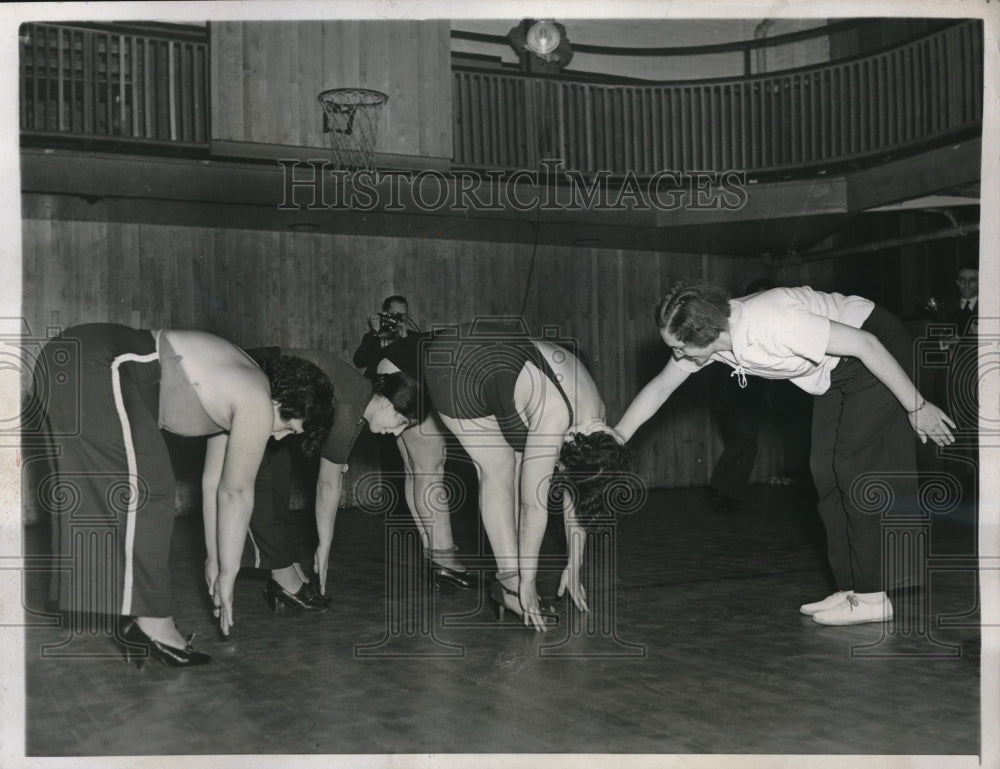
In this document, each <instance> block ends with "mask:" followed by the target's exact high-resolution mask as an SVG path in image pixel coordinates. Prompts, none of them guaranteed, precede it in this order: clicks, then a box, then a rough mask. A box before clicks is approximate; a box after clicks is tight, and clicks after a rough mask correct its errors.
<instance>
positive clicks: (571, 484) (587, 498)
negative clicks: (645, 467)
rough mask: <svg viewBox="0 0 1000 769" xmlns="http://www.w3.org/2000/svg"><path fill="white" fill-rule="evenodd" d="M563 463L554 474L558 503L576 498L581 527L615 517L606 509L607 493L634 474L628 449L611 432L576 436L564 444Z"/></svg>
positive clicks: (554, 486)
mask: <svg viewBox="0 0 1000 769" xmlns="http://www.w3.org/2000/svg"><path fill="white" fill-rule="evenodd" d="M559 460H560V462H561V463H562V467H561V468H560V469H558V470H556V471H555V473H553V475H552V487H553V489H554V493H555V495H556V498H557V499H561V495H562V494H571V495H572V498H573V500H574V501H575V503H576V516H577V518H578V519H579V521H580V523H581V524H583V525H587V524H588V523H592V522H593V521H594V519H596V518H600V517H610V516H611V515H613V511H611V510H607V509H606V508H607V505H606V498H605V497H606V493H605V492H606V491H607V490H608V485H609V484H611V483H612V482H615V481H619V482H620V481H621V479H622V478H623V476H624V475H625V474H626V473H629V472H630V467H631V457H630V455H629V451H628V449H627V448H626V447H625V446H624V445H623V444H621V443H619V442H618V441H617V440H616V439H615V437H614V436H613V435H611V434H610V433H607V432H603V431H598V432H592V433H589V434H587V435H584V434H583V433H575V434H574V435H573V436H572V437H571V438H569V439H568V440H567V441H566V442H565V443H563V446H562V450H561V451H560V452H559Z"/></svg>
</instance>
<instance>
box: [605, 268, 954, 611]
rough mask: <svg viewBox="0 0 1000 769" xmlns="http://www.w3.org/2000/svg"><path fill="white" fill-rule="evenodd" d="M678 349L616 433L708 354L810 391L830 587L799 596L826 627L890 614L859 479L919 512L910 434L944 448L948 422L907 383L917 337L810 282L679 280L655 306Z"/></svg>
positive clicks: (868, 306) (866, 304) (874, 526)
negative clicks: (724, 284)
mask: <svg viewBox="0 0 1000 769" xmlns="http://www.w3.org/2000/svg"><path fill="white" fill-rule="evenodd" d="M656 317H657V325H658V326H659V329H660V335H661V336H662V337H663V341H664V342H666V344H667V345H669V346H670V348H671V349H672V351H673V357H672V358H671V360H670V361H669V362H668V363H667V365H666V366H665V367H664V369H663V371H662V372H660V374H658V375H657V376H656V377H655V378H654V379H653V380H652V381H651V382H650V383H649V384H647V385H646V386H645V387H644V388H643V389H642V390H641V391H640V392H639V394H638V395H637V396H636V397H635V399H634V400H633V401H632V403H631V404H630V405H629V407H628V409H627V410H626V411H625V414H624V415H623V416H622V419H621V421H620V422H619V423H618V425H617V426H616V428H615V429H616V430H617V431H618V432H619V433H620V434H621V435H622V436H623V437H624V438H625V439H626V440H629V439H630V438H631V437H632V435H633V434H634V433H635V431H636V430H637V429H638V428H639V426H640V425H642V424H643V423H644V422H645V421H646V420H648V419H649V418H650V417H651V416H653V414H654V413H656V411H657V410H658V409H659V408H660V406H662V405H663V403H664V402H665V401H666V400H667V399H668V398H669V397H670V396H671V395H672V394H673V392H674V391H675V390H676V389H677V388H678V387H679V386H680V385H681V384H682V383H683V382H684V380H686V379H687V377H688V376H689V375H690V374H691V373H693V372H695V371H698V370H699V369H701V368H702V367H703V366H705V365H708V364H709V363H711V362H713V361H722V362H723V363H726V364H728V365H729V366H731V367H732V368H733V369H734V373H733V375H734V376H736V377H737V379H738V381H739V382H740V384H741V386H745V382H746V376H747V375H753V376H759V377H763V378H767V379H789V380H791V381H792V382H793V383H794V384H796V385H797V386H799V387H800V388H802V389H803V390H805V391H806V392H808V393H811V394H813V395H815V396H817V398H816V401H815V403H814V408H813V426H812V451H811V456H810V466H811V469H812V474H813V479H814V481H815V483H816V489H817V492H818V494H819V501H818V508H819V512H820V516H821V517H822V519H823V524H824V526H825V528H826V533H827V548H828V556H829V560H830V566H831V568H832V569H833V575H834V579H835V581H836V587H837V590H836V592H834V593H833V594H832V595H830V596H827V597H826V598H824V599H823V600H821V601H817V602H815V603H809V604H804V605H803V606H801V607H800V609H799V610H800V611H801V612H802V613H803V614H807V615H810V616H812V618H813V620H814V621H816V622H817V623H819V624H824V625H848V624H859V623H863V622H880V621H884V620H889V619H891V618H892V604H891V602H890V601H889V598H888V595H887V594H886V592H885V591H886V590H887V589H889V588H892V587H896V586H899V585H896V584H883V582H884V580H883V568H882V526H881V516H879V515H874V514H873V513H872V510H870V509H861V508H860V507H859V504H858V503H859V501H861V500H863V499H864V489H865V487H866V485H871V484H877V485H878V486H879V488H882V489H884V488H886V487H888V488H889V489H891V492H892V493H891V494H890V495H888V497H887V499H889V500H890V501H891V504H890V505H889V506H888V507H889V509H887V510H885V511H883V512H884V513H885V514H886V515H889V516H891V515H919V507H918V504H917V498H918V497H917V485H916V484H917V475H916V451H915V445H914V442H913V432H914V431H915V432H916V434H917V436H919V438H920V440H921V441H923V442H926V441H927V439H928V438H930V439H931V440H933V441H934V442H935V443H937V444H938V445H939V446H944V445H948V444H950V443H952V442H953V441H954V438H953V437H952V434H951V430H950V429H949V428H951V427H954V426H955V424H954V422H952V420H951V419H949V417H948V416H947V415H946V414H945V413H944V412H943V411H941V410H940V409H939V408H938V407H937V406H934V405H933V404H931V403H929V402H928V401H927V400H926V399H924V398H923V397H922V396H921V395H920V393H919V392H918V391H917V388H916V387H915V386H914V384H913V382H912V381H911V378H910V374H909V373H908V371H912V358H913V345H912V340H911V339H910V338H909V335H908V334H907V332H906V330H905V328H904V327H903V326H902V324H901V323H900V321H899V320H898V319H897V318H896V317H895V316H894V315H892V314H891V313H889V312H887V311H886V310H884V309H882V308H880V307H877V306H876V305H875V304H874V303H873V302H871V301H869V300H868V299H864V298H862V297H859V296H844V295H842V294H836V293H822V292H819V291H814V290H812V289H811V288H809V287H807V286H803V287H799V288H775V289H772V290H770V291H764V292H762V293H758V294H753V295H751V296H748V297H743V298H742V299H732V298H730V296H729V293H728V292H727V291H726V290H725V289H723V288H721V287H719V286H715V285H712V284H710V283H704V282H699V281H680V282H678V283H677V284H676V285H675V286H674V287H673V288H672V289H671V290H670V291H669V292H668V293H667V295H666V297H664V299H663V301H662V302H661V303H660V305H659V307H658V308H657V312H656Z"/></svg>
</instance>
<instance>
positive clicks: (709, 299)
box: [656, 279, 730, 347]
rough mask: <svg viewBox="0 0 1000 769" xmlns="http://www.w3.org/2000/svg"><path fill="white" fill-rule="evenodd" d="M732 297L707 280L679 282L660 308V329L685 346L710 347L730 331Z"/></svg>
mask: <svg viewBox="0 0 1000 769" xmlns="http://www.w3.org/2000/svg"><path fill="white" fill-rule="evenodd" d="M729 299H730V294H729V292H728V291H726V289H724V288H722V286H717V285H715V284H714V283H707V282H705V281H703V280H689V279H684V280H679V281H677V282H676V283H675V284H674V285H673V287H672V288H671V289H670V290H669V291H668V292H667V295H666V296H665V297H663V301H661V302H660V304H659V305H657V307H656V326H657V328H659V329H660V330H661V331H669V332H670V334H671V335H672V336H675V337H677V338H678V339H679V340H680V341H681V342H683V343H684V344H693V345H695V346H697V347H707V346H708V345H710V344H711V343H712V342H714V341H715V340H716V339H718V338H719V334H721V333H722V332H723V331H726V330H728V329H729V312H730V308H729Z"/></svg>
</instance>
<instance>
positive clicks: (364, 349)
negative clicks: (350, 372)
mask: <svg viewBox="0 0 1000 769" xmlns="http://www.w3.org/2000/svg"><path fill="white" fill-rule="evenodd" d="M409 312H410V307H409V304H408V303H407V301H406V297H405V296H400V295H399V294H394V295H393V296H387V297H386V298H385V300H384V301H383V302H382V310H381V312H376V313H374V314H372V315H370V316H369V317H368V325H369V327H370V328H369V330H368V331H367V332H366V333H365V335H364V336H363V337H362V338H361V344H360V345H358V349H357V350H355V351H354V365H355V366H357V367H358V368H363V369H364V370H365V376H366V377H368V378H369V379H374V378H375V367H376V366H377V365H378V361H379V358H380V357H381V355H382V350H383V348H385V347H388V346H389V345H390V344H392V343H393V342H398V341H399V340H400V339H404V338H405V337H406V332H407V330H414V331H416V330H419V329H417V327H416V326H415V325H414V324H413V321H412V320H410V315H409Z"/></svg>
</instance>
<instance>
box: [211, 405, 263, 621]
mask: <svg viewBox="0 0 1000 769" xmlns="http://www.w3.org/2000/svg"><path fill="white" fill-rule="evenodd" d="M273 427H274V411H273V409H272V406H271V401H270V399H268V398H267V397H266V396H264V397H261V398H258V397H248V398H247V399H246V401H245V402H244V403H241V404H240V406H239V407H238V408H237V410H236V413H235V415H234V416H233V423H232V427H231V429H230V431H229V439H228V441H227V442H226V446H225V460H224V462H223V465H222V474H221V477H220V478H219V486H218V493H217V510H218V523H217V531H218V551H219V579H218V582H217V587H216V591H217V595H218V599H217V601H216V606H218V607H220V616H219V624H220V626H221V628H222V632H223V633H224V634H226V635H228V634H229V628H230V627H231V626H232V625H233V587H234V585H235V583H236V573H237V572H238V571H239V570H240V559H241V557H242V555H243V545H244V543H245V541H246V536H247V528H248V527H249V524H250V515H251V514H252V513H253V487H254V479H255V478H256V475H257V469H258V468H259V467H260V461H261V458H262V457H263V456H264V447H265V445H266V444H267V439H268V438H269V437H270V435H271V430H272V429H273Z"/></svg>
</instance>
